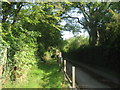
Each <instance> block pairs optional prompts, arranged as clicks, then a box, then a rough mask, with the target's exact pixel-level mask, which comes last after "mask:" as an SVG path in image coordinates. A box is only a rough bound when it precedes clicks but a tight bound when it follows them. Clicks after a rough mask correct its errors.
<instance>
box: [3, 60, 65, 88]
mask: <svg viewBox="0 0 120 90" xmlns="http://www.w3.org/2000/svg"><path fill="white" fill-rule="evenodd" d="M63 80H64V76H63V73H62V72H59V66H58V64H57V62H56V60H49V61H47V63H44V62H40V63H39V66H34V67H32V68H31V69H30V71H29V72H28V74H27V77H26V80H24V81H22V82H17V81H15V82H10V81H6V83H5V84H4V85H3V88H64V87H63V86H65V85H63Z"/></svg>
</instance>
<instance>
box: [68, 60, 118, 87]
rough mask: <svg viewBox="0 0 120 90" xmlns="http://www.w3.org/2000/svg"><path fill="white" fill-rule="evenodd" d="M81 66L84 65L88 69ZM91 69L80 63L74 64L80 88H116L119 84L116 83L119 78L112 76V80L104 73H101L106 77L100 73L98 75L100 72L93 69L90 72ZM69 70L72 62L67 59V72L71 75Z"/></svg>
mask: <svg viewBox="0 0 120 90" xmlns="http://www.w3.org/2000/svg"><path fill="white" fill-rule="evenodd" d="M81 66H84V67H86V68H88V69H86V68H83V67H81ZM89 69H90V70H89ZM91 70H92V68H89V67H87V66H85V65H82V64H81V65H80V64H79V66H76V73H75V74H76V82H77V84H78V86H79V87H80V88H118V87H119V86H120V85H118V84H116V83H118V82H119V80H117V79H118V78H112V80H110V79H109V78H110V77H109V76H106V75H104V73H102V74H103V76H104V77H107V78H104V77H103V76H102V75H98V74H99V73H101V72H99V71H97V70H95V69H94V70H92V71H94V72H95V73H93V72H91ZM71 72H72V64H71V63H70V62H68V61H67V73H68V74H69V76H70V77H71V76H72V73H71Z"/></svg>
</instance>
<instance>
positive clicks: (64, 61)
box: [64, 60, 66, 73]
mask: <svg viewBox="0 0 120 90" xmlns="http://www.w3.org/2000/svg"><path fill="white" fill-rule="evenodd" d="M64 72H65V73H66V60H64Z"/></svg>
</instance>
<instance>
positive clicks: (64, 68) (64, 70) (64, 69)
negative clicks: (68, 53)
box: [63, 60, 67, 83]
mask: <svg viewBox="0 0 120 90" xmlns="http://www.w3.org/2000/svg"><path fill="white" fill-rule="evenodd" d="M66 69H67V68H66V60H64V67H63V72H64V80H65V81H66V80H67V78H66V76H65V74H66ZM64 83H65V82H64Z"/></svg>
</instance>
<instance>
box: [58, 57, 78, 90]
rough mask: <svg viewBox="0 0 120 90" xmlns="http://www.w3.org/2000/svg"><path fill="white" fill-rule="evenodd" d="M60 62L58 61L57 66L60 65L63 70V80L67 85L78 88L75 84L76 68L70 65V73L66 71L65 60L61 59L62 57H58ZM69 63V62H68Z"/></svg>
mask: <svg viewBox="0 0 120 90" xmlns="http://www.w3.org/2000/svg"><path fill="white" fill-rule="evenodd" d="M59 60H60V62H59V66H60V65H61V66H62V71H63V72H64V80H65V81H67V82H68V85H69V88H79V87H78V85H77V82H76V77H75V76H76V75H75V73H76V70H75V66H74V65H72V67H71V69H72V70H71V71H72V72H71V74H72V75H70V73H68V68H67V62H69V61H67V60H63V58H61V59H59ZM69 63H70V62H69Z"/></svg>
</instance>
